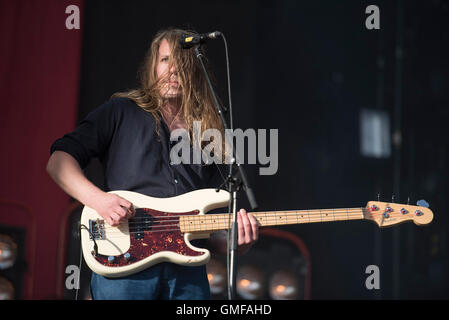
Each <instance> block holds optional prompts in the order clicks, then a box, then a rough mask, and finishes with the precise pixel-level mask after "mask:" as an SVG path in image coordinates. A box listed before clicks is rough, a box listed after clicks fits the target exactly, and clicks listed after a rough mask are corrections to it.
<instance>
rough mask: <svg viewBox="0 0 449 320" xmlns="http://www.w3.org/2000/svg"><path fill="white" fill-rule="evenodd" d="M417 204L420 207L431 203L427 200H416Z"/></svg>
mask: <svg viewBox="0 0 449 320" xmlns="http://www.w3.org/2000/svg"><path fill="white" fill-rule="evenodd" d="M416 205H417V206H420V207H426V208H428V207H429V203H428V202H427V201H426V200H418V202H416Z"/></svg>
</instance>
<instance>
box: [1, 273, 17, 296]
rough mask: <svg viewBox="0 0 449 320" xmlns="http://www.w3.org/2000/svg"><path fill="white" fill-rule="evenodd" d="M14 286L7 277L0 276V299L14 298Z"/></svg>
mask: <svg viewBox="0 0 449 320" xmlns="http://www.w3.org/2000/svg"><path fill="white" fill-rule="evenodd" d="M14 294H15V293H14V286H13V285H12V283H11V282H10V281H9V280H7V279H6V278H3V277H0V300H13V299H14Z"/></svg>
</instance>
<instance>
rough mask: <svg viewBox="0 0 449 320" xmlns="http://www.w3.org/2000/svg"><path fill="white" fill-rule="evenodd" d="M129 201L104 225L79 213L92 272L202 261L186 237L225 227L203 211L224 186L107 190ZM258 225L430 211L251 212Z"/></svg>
mask: <svg viewBox="0 0 449 320" xmlns="http://www.w3.org/2000/svg"><path fill="white" fill-rule="evenodd" d="M111 193H115V194H117V195H119V196H120V197H122V198H125V199H127V200H128V201H130V202H131V203H133V205H134V208H135V215H134V216H133V217H132V218H129V219H127V220H126V221H123V222H122V223H120V224H119V225H118V226H110V225H108V224H107V223H106V222H105V220H104V219H103V218H102V217H101V216H100V215H99V214H98V213H97V212H96V211H95V210H93V209H91V208H89V207H87V206H85V207H84V209H83V211H82V214H81V247H82V250H83V255H84V259H85V261H86V263H87V265H88V266H89V268H91V270H92V271H94V272H96V273H98V274H100V275H103V276H106V277H111V278H115V277H122V276H126V275H130V274H133V273H136V272H139V271H141V270H143V269H145V268H148V267H150V266H152V265H154V264H157V263H160V262H163V261H167V262H172V263H176V264H180V265H186V266H197V265H202V264H206V263H207V262H208V261H209V259H210V252H209V250H207V249H203V248H197V247H195V246H193V245H192V244H191V243H190V241H191V240H193V239H201V238H208V237H209V236H210V234H211V233H213V232H216V231H220V230H228V229H230V226H231V218H230V216H231V215H230V214H229V213H221V214H205V213H207V212H208V211H211V210H214V209H217V208H223V207H226V206H227V204H228V201H229V196H230V195H229V193H228V192H227V191H225V190H218V191H217V190H216V189H201V190H196V191H192V192H189V193H186V194H183V195H180V196H176V197H172V198H154V197H149V196H146V195H143V194H140V193H136V192H131V191H111ZM252 215H253V216H254V217H255V218H256V220H257V221H258V223H259V226H260V227H264V226H277V225H287V224H301V223H316V222H331V221H348V220H370V221H373V222H375V223H376V224H377V225H378V226H379V227H388V226H392V225H396V224H399V223H402V222H406V221H413V222H414V223H415V224H417V225H426V224H428V223H430V222H431V221H432V219H433V212H432V211H431V210H430V209H429V208H426V207H424V206H413V205H403V204H397V203H386V202H379V201H369V202H368V203H367V204H366V206H365V207H361V208H340V209H322V210H317V209H315V210H294V211H270V212H253V213H252Z"/></svg>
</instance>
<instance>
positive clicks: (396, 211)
mask: <svg viewBox="0 0 449 320" xmlns="http://www.w3.org/2000/svg"><path fill="white" fill-rule="evenodd" d="M364 217H365V219H367V220H372V221H374V222H375V223H377V224H378V225H379V227H388V226H392V225H395V224H399V223H402V222H407V221H413V222H414V223H415V224H416V225H419V226H421V225H426V224H429V223H430V222H431V221H432V220H433V212H432V210H430V209H429V208H426V207H424V206H412V205H406V204H400V203H388V202H379V201H369V202H368V204H367V205H366V207H365V210H364Z"/></svg>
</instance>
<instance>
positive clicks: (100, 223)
mask: <svg viewBox="0 0 449 320" xmlns="http://www.w3.org/2000/svg"><path fill="white" fill-rule="evenodd" d="M89 230H90V232H89V238H90V239H93V240H105V239H106V236H105V230H104V220H100V219H97V220H89Z"/></svg>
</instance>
